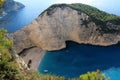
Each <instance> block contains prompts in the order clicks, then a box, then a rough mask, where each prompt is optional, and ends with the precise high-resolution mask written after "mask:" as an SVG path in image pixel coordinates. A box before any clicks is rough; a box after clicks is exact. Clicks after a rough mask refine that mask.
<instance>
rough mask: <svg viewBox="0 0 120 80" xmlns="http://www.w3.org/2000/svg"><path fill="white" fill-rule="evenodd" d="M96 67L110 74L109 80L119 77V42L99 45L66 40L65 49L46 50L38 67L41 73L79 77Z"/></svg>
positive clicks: (94, 69) (107, 74)
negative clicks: (112, 44)
mask: <svg viewBox="0 0 120 80" xmlns="http://www.w3.org/2000/svg"><path fill="white" fill-rule="evenodd" d="M97 69H100V70H101V71H102V72H104V73H105V74H106V76H110V77H111V80H118V79H120V74H119V73H120V44H118V45H114V46H109V47H100V46H92V45H85V44H77V43H74V42H67V48H66V49H62V50H59V51H51V52H47V53H46V54H45V56H44V58H43V60H42V62H41V64H40V65H39V68H38V70H39V71H40V72H41V73H43V74H48V73H50V74H55V75H59V76H66V77H79V75H80V74H83V73H86V72H87V71H96V70H97ZM44 70H48V72H44ZM116 74H117V75H118V76H117V79H115V78H116Z"/></svg>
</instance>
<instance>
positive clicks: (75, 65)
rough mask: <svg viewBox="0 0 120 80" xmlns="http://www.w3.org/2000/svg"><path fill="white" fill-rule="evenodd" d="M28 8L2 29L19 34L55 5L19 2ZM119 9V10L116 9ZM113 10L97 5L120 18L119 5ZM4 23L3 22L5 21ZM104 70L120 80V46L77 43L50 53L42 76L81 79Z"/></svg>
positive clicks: (8, 18)
mask: <svg viewBox="0 0 120 80" xmlns="http://www.w3.org/2000/svg"><path fill="white" fill-rule="evenodd" d="M16 1H19V2H21V3H23V4H24V5H25V6H26V7H25V8H23V9H20V10H18V11H14V12H11V13H9V14H8V15H6V16H5V17H3V18H2V19H0V28H2V27H3V28H5V29H7V30H8V32H9V33H12V32H15V31H16V30H19V29H21V28H23V27H25V26H27V25H28V24H29V23H31V22H32V20H34V19H35V18H37V16H38V15H39V14H40V13H41V12H42V11H44V10H45V9H46V8H47V7H49V6H50V5H51V4H53V3H54V1H52V0H51V2H50V0H45V1H44V0H34V1H33V0H16ZM115 6H116V8H114V7H115ZM115 6H112V8H111V7H104V8H103V5H102V7H99V6H96V7H97V8H99V9H101V10H104V11H106V12H109V13H114V14H116V15H120V12H119V10H118V9H117V5H115ZM1 21H2V22H1ZM96 69H100V70H101V71H102V73H105V75H106V76H109V77H110V78H111V80H120V44H118V45H114V46H109V47H101V46H92V45H85V44H77V43H75V42H67V48H66V49H62V50H59V51H51V52H47V53H46V54H45V56H44V58H43V60H42V62H41V64H40V65H39V68H38V70H39V71H40V72H41V73H42V74H48V73H50V74H55V75H60V76H66V77H78V76H79V75H80V74H83V73H86V72H87V71H95V70H96Z"/></svg>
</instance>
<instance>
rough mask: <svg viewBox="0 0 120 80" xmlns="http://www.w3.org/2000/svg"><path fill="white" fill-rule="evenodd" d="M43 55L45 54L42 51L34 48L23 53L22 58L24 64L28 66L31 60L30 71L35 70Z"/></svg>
mask: <svg viewBox="0 0 120 80" xmlns="http://www.w3.org/2000/svg"><path fill="white" fill-rule="evenodd" d="M45 53H46V52H45V51H43V50H42V49H40V48H37V47H35V48H32V49H30V50H27V51H25V52H24V53H23V54H24V56H22V58H23V60H24V61H25V63H26V64H28V63H29V61H30V60H31V63H30V69H31V70H37V69H38V67H39V64H40V63H41V60H42V58H43V57H44V55H45Z"/></svg>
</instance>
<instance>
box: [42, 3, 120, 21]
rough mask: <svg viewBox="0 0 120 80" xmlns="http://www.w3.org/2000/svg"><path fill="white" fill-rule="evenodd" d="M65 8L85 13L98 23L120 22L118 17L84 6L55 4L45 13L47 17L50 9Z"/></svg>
mask: <svg viewBox="0 0 120 80" xmlns="http://www.w3.org/2000/svg"><path fill="white" fill-rule="evenodd" d="M65 6H67V7H70V8H72V9H75V10H77V11H82V12H84V13H86V14H87V15H89V16H90V17H91V18H92V19H94V20H97V21H100V22H107V21H111V20H112V21H113V20H115V22H116V21H118V22H120V16H116V15H114V14H109V13H106V12H104V11H101V10H99V9H97V8H95V7H92V6H89V5H85V4H55V5H52V6H50V7H49V8H48V9H46V10H45V11H48V15H49V12H50V11H51V10H52V9H54V8H56V7H61V8H64V7H65ZM45 11H44V12H45ZM44 12H43V13H44Z"/></svg>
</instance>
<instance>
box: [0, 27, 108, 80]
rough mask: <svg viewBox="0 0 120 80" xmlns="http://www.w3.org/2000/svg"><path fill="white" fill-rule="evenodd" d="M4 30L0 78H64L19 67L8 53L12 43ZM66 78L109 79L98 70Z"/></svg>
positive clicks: (0, 45) (0, 42) (0, 39)
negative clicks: (77, 76)
mask: <svg viewBox="0 0 120 80" xmlns="http://www.w3.org/2000/svg"><path fill="white" fill-rule="evenodd" d="M6 32H7V31H6V30H4V29H1V30H0V80H66V79H65V78H64V77H59V76H54V75H42V74H40V73H38V72H36V71H30V70H23V69H20V67H19V66H18V63H17V62H16V60H15V59H13V57H12V55H11V54H10V49H11V47H12V45H13V43H12V41H11V40H9V39H8V38H7V36H6ZM68 80H109V79H106V78H105V76H104V75H103V74H101V73H100V71H99V70H98V71H96V72H88V73H87V74H83V75H81V76H80V77H79V78H74V79H68Z"/></svg>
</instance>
